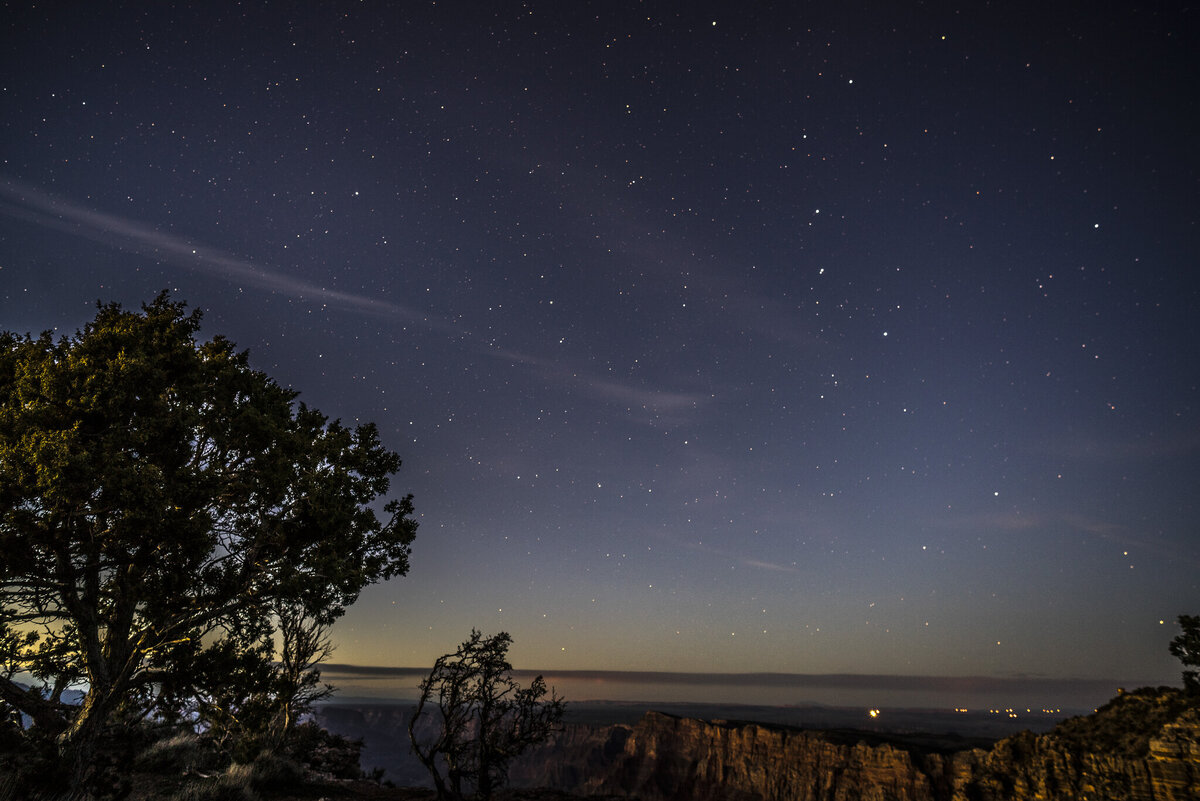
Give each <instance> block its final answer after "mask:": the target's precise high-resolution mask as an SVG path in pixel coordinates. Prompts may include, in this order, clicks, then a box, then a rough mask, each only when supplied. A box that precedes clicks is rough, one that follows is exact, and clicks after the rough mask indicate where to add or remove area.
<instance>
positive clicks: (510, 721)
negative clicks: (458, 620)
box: [408, 630, 565, 799]
mask: <svg viewBox="0 0 1200 801" xmlns="http://www.w3.org/2000/svg"><path fill="white" fill-rule="evenodd" d="M511 644H512V637H510V636H509V635H508V633H507V632H503V631H502V632H500V633H499V634H496V635H494V636H492V637H484V636H483V635H482V634H480V633H479V632H478V631H475V630H472V631H471V637H470V639H468V640H467V641H466V642H464V643H463V644H462V645H460V646H459V647H458V650H457V651H455V652H454V653H452V654H446V655H445V656H442V657H439V658H438V660H437V662H435V663H434V666H433V670H432V671H430V673H429V676H427V677H426V678H425V680H424V681H422V682H421V684H420V690H421V699H420V701H419V703H418V706H417V710H416V713H415V714H414V715H413V718H412V720H411V721H410V722H409V727H408V733H409V738H410V739H411V740H412V744H413V750H414V752H415V753H416V755H417V758H418V759H420V760H421V762H422V764H424V765H425V767H426V769H428V770H429V772H430V774H431V775H432V777H433V782H434V786H435V787H436V788H437V792H438V797H439V798H449V799H462V798H464V797H466V796H465V795H464V791H465V790H469V789H471V788H473V789H474V794H475V797H477V798H480V799H489V798H491V797H492V793H493V791H495V790H498V789H499V788H500V787H502V786H503V785H504V783H505V781H506V780H507V778H508V763H509V761H510V760H511V759H512V758H513V757H516V756H518V755H519V754H521V753H522V752H523V751H524V750H525V749H526V748H528V747H529V746H531V745H535V744H537V743H540V742H543V741H544V740H545V739H546V738H547V737H549V736H550V734H551V733H552V732H554V731H556V730H557V729H558V727H559V724H560V723H561V721H562V716H563V711H564V708H565V702H564V701H563V700H562V699H560V698H558V696H557V695H555V694H554V691H553V690H549V691H548V690H547V688H546V682H545V680H544V679H543V678H542V677H541V676H538V677H537V678H535V679H534V680H533V682H532V683H531V684H530V685H529V686H528V687H525V688H522V687H521V686H520V685H519V684H517V682H516V681H514V680H513V678H512V676H511V672H512V665H511V664H509V662H508V658H507V655H508V648H509V646H510V645H511ZM547 692H549V694H550V697H549V698H547V697H546V695H547ZM430 716H431V717H432V718H433V721H432V727H431V728H432V731H430V727H429V726H428V718H429V717H430Z"/></svg>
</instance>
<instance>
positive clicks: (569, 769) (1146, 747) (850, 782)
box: [512, 692, 1200, 801]
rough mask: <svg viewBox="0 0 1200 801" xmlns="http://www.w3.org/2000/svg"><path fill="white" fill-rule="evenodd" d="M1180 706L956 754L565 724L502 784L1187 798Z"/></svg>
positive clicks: (794, 800) (571, 788)
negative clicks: (555, 738) (560, 732)
mask: <svg viewBox="0 0 1200 801" xmlns="http://www.w3.org/2000/svg"><path fill="white" fill-rule="evenodd" d="M1189 703H1191V704H1194V701H1192V702H1188V701H1186V700H1181V696H1180V695H1179V694H1178V693H1170V692H1169V693H1168V694H1167V695H1165V696H1164V695H1162V694H1161V693H1158V694H1156V693H1146V694H1143V695H1140V696H1139V695H1137V694H1131V695H1129V696H1125V697H1124V698H1121V697H1118V699H1115V700H1114V702H1113V703H1112V704H1110V705H1108V706H1107V707H1105V708H1104V709H1102V710H1099V711H1098V712H1097V714H1096V715H1092V716H1088V717H1086V718H1080V719H1074V720H1072V721H1067V722H1065V723H1064V724H1062V725H1060V726H1059V727H1058V728H1057V729H1055V731H1054V732H1051V733H1048V734H1041V735H1034V734H1031V733H1028V732H1026V733H1023V734H1019V735H1016V736H1013V737H1008V738H1005V739H1004V740H1001V741H999V742H998V743H996V745H995V746H994V747H992V748H991V749H987V750H985V749H980V748H972V749H966V750H958V751H955V750H948V749H947V748H945V747H944V744H938V743H935V742H933V741H932V740H930V739H929V738H922V737H919V736H913V737H905V736H901V735H879V734H873V733H868V732H852V731H818V730H813V731H806V730H798V729H787V728H783V727H772V726H763V725H760V724H755V723H731V722H726V721H699V720H693V719H688V718H680V717H674V716H670V715H664V714H660V713H654V712H651V713H648V714H647V715H646V716H645V717H644V718H643V719H642V720H641V721H640V722H639V723H638V724H637V725H635V726H632V727H625V726H619V727H618V726H614V727H594V728H592V729H586V727H571V728H568V729H567V731H565V732H563V734H562V735H560V737H559V738H558V739H557V740H556V741H555V742H553V743H551V744H550V745H548V746H547V747H546V748H545V749H542V750H539V751H538V752H535V753H533V754H530V755H529V756H528V757H526V758H525V759H524V760H522V763H521V765H520V767H519V769H516V770H514V773H513V775H512V779H513V783H514V784H516V785H520V786H544V787H554V788H556V789H559V790H565V791H568V792H573V793H578V794H581V795H606V796H623V797H629V798H638V799H641V801H684V799H694V800H695V801H716V800H717V799H728V800H729V801H858V800H860V799H864V800H866V801H1018V800H1020V801H1023V800H1024V799H1046V800H1047V801H1060V800H1061V801H1081V800H1082V799H1093V800H1100V799H1106V800H1107V801H1126V800H1127V799H1128V801H1185V799H1187V800H1190V801H1195V800H1196V799H1200V710H1198V709H1197V708H1195V707H1194V706H1191V707H1190V708H1189ZM515 767H516V766H515Z"/></svg>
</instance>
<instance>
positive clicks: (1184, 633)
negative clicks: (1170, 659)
mask: <svg viewBox="0 0 1200 801" xmlns="http://www.w3.org/2000/svg"><path fill="white" fill-rule="evenodd" d="M1179 628H1180V630H1181V631H1180V633H1179V635H1178V636H1176V637H1175V639H1173V640H1171V644H1170V645H1169V646H1168V649H1169V650H1170V652H1171V655H1172V656H1174V657H1176V658H1178V659H1179V661H1180V662H1181V663H1182V664H1183V667H1184V671H1183V687H1184V689H1185V690H1187V691H1188V692H1190V693H1195V694H1200V670H1197V668H1200V615H1180V616H1179Z"/></svg>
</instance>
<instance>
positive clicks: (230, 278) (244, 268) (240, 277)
mask: <svg viewBox="0 0 1200 801" xmlns="http://www.w3.org/2000/svg"><path fill="white" fill-rule="evenodd" d="M0 214H5V215H7V216H9V217H12V218H14V219H19V220H24V221H26V222H29V223H31V224H33V225H37V226H40V227H42V228H47V229H50V230H54V231H62V232H65V233H68V234H71V235H74V236H78V237H81V238H83V239H87V240H89V241H92V242H98V243H100V244H102V245H105V246H107V247H112V248H116V249H119V250H124V251H126V252H130V253H137V254H139V255H142V256H147V257H150V258H153V259H156V260H159V261H163V262H168V263H170V264H173V265H176V266H179V267H183V268H185V269H187V270H190V271H193V272H197V273H201V274H203V275H207V276H209V277H212V278H217V279H220V280H224V281H227V282H228V283H230V284H233V285H238V286H249V287H255V288H258V289H263V290H267V291H269V292H278V293H281V294H284V295H286V296H288V297H294V298H296V299H299V300H303V301H307V302H311V303H322V304H326V305H329V306H333V307H336V308H340V309H343V310H346V311H350V312H356V313H360V314H370V315H374V316H378V317H382V318H384V319H387V320H391V321H395V322H399V323H401V324H403V325H415V326H418V327H420V328H422V329H424V330H426V331H430V332H433V333H439V334H444V335H448V336H451V337H454V338H456V339H458V340H459V341H461V342H462V343H463V344H464V345H465V346H466V347H468V348H471V349H472V350H474V351H476V352H478V353H481V354H483V355H485V356H488V357H489V358H492V359H495V360H497V361H502V362H506V363H510V364H518V365H521V366H523V367H525V368H527V369H529V370H530V371H532V372H534V373H536V374H538V375H539V376H541V377H542V378H543V379H544V380H546V381H548V382H551V383H554V384H557V385H559V386H563V387H566V388H578V389H582V390H583V391H584V392H585V393H586V394H589V395H590V396H592V397H593V398H597V399H601V400H605V401H616V402H618V403H621V404H624V405H626V406H628V407H630V408H636V409H642V410H645V411H647V412H649V413H651V414H653V415H656V416H657V417H659V418H662V417H664V416H675V415H680V414H685V413H687V412H690V411H692V410H695V409H698V408H699V407H700V405H701V404H703V403H706V402H707V401H709V400H710V399H711V396H710V395H705V394H700V393H687V392H674V391H659V390H654V389H650V388H646V387H643V386H634V385H630V384H625V383H622V382H619V381H614V380H612V379H608V378H603V377H599V376H594V375H589V374H586V373H583V372H580V371H576V370H573V369H571V368H570V367H567V366H564V365H561V364H559V363H557V362H553V361H551V360H549V359H544V358H539V357H536V356H532V355H530V354H526V353H521V352H518V351H515V350H506V349H498V348H495V347H493V346H490V345H488V344H486V343H484V342H481V341H479V340H478V339H477V338H476V337H474V336H473V335H472V334H471V333H470V332H469V331H467V330H465V329H464V328H462V327H461V326H458V325H456V324H454V323H452V322H451V321H449V320H448V319H445V318H442V317H439V316H438V315H437V314H434V313H430V312H426V311H422V310H421V309H417V308H414V307H412V306H408V305H405V304H401V303H396V302H394V301H390V300H385V299H382V298H380V297H375V296H370V295H363V294H358V293H353V292H343V291H341V290H336V289H330V288H328V287H324V286H321V285H320V284H316V283H313V282H312V281H307V280H304V279H301V278H296V277H295V276H292V275H289V274H287V272H285V271H284V270H283V269H281V268H280V267H277V266H268V265H264V264H260V263H258V262H255V261H253V260H251V259H248V258H245V257H242V256H237V255H235V254H232V253H228V252H226V251H222V250H219V249H217V248H212V247H208V246H207V245H204V244H203V243H201V242H199V241H197V240H193V239H190V238H188V237H185V236H180V235H178V234H174V233H168V232H164V231H162V230H159V229H158V228H157V227H155V226H153V225H150V224H148V223H145V222H142V221H139V220H134V219H130V218H128V217H122V216H119V215H115V214H107V213H105V212H101V211H96V210H94V209H90V208H86V207H84V206H82V205H79V204H78V203H74V202H71V201H69V200H66V199H65V198H62V197H59V196H56V195H53V194H51V193H49V192H46V191H44V190H42V189H39V188H38V187H35V186H31V185H29V184H26V183H24V182H21V181H17V180H14V179H4V180H0Z"/></svg>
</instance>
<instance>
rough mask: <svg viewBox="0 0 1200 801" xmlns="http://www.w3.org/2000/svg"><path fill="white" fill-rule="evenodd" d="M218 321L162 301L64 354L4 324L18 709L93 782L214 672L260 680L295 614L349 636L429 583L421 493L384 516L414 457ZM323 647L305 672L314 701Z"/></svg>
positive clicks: (2, 515)
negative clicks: (70, 698)
mask: <svg viewBox="0 0 1200 801" xmlns="http://www.w3.org/2000/svg"><path fill="white" fill-rule="evenodd" d="M199 326H200V314H199V312H198V311H193V312H192V313H190V314H188V313H185V307H184V304H182V303H174V302H172V301H171V300H170V299H169V298H168V297H167V295H166V293H163V294H162V295H160V296H159V297H158V298H157V299H156V300H155V301H154V302H153V303H151V304H149V305H145V306H143V307H142V312H141V313H135V312H127V311H124V310H122V309H121V307H120V306H118V305H116V304H110V305H105V306H101V307H99V311H98V313H97V315H96V318H95V320H93V321H92V322H90V323H88V324H87V325H86V326H85V327H84V328H83V330H82V331H79V332H77V333H76V334H75V335H73V336H68V337H63V338H61V339H58V340H57V341H56V340H54V339H53V338H52V337H51V335H50V333H49V332H47V333H44V334H42V335H41V336H39V337H36V338H33V337H31V336H29V335H24V336H22V335H17V334H14V333H9V332H5V333H0V700H2V701H4V702H5V703H7V704H8V705H9V706H11V707H13V708H15V709H17V710H19V711H20V712H22V713H24V714H25V715H27V716H28V719H29V720H30V721H31V728H33V729H37V730H40V732H41V733H43V734H46V735H49V736H51V737H53V738H55V740H56V742H57V748H58V750H59V756H58V759H59V760H60V761H61V762H62V763H63V765H64V768H65V769H64V771H63V773H64V774H65V775H66V776H68V777H69V779H70V781H71V782H72V784H73V786H75V787H79V786H81V785H82V782H83V781H84V778H85V775H86V772H87V769H88V766H89V763H90V760H91V757H92V755H93V754H94V753H95V749H96V745H97V742H98V741H99V739H100V738H101V737H102V735H103V733H104V731H105V728H106V726H108V725H110V724H111V723H112V722H114V721H118V720H122V721H127V720H130V719H136V717H137V716H138V715H145V714H147V713H149V712H150V711H151V710H152V709H154V708H162V707H163V705H164V704H166V703H167V700H168V699H169V698H171V697H172V696H176V700H178V698H180V697H182V696H183V695H184V694H185V691H186V689H187V688H195V687H198V686H201V685H202V684H203V682H202V681H201V678H202V674H203V673H204V671H206V670H207V671H209V674H210V678H211V681H209V682H208V684H207V685H206V686H207V688H208V691H209V692H215V691H216V688H218V687H219V686H220V685H221V684H222V682H227V681H228V680H230V678H231V677H230V675H229V674H228V673H226V674H221V673H220V672H219V671H220V670H221V669H229V668H230V666H231V665H232V666H233V669H234V672H235V673H236V672H237V671H239V670H241V671H243V672H246V673H248V674H252V673H254V672H255V671H261V669H262V663H263V662H269V658H268V657H267V656H266V655H265V654H264V653H262V652H261V650H259V651H256V650H255V649H261V648H262V647H263V643H264V642H265V638H267V637H268V636H269V635H270V633H271V629H272V627H273V626H274V625H277V624H278V623H279V622H280V621H281V620H282V618H280V617H279V614H278V613H279V611H280V610H281V609H290V610H299V612H300V613H302V619H306V620H309V621H311V622H314V623H316V624H318V625H321V626H323V625H328V624H329V623H330V622H332V621H333V620H334V619H336V618H337V617H338V616H339V615H341V614H342V613H343V611H344V609H345V607H346V606H347V605H348V604H351V603H353V602H354V600H355V599H356V598H357V596H358V593H359V592H360V590H361V589H362V588H363V587H364V586H365V585H367V584H370V583H372V582H376V581H380V580H383V579H387V578H389V577H391V576H395V575H403V574H404V573H406V572H407V570H408V555H409V545H410V543H411V541H412V539H413V536H414V533H415V530H416V523H415V522H414V521H413V520H412V519H411V518H410V515H411V513H412V503H411V496H410V497H405V498H402V499H395V500H392V501H390V502H388V503H386V504H385V505H383V506H382V518H381V517H380V516H379V515H378V513H377V512H378V510H379V507H378V506H377V505H376V501H377V500H378V499H380V498H381V497H383V496H385V495H386V494H387V492H388V487H389V480H390V477H391V475H392V474H393V473H394V472H395V471H396V470H397V469H398V468H399V466H400V460H399V458H398V457H397V456H396V454H394V453H391V452H389V451H388V450H386V449H384V448H383V447H382V445H381V444H380V442H379V437H378V434H377V431H376V429H375V427H374V426H373V425H360V426H356V427H354V428H347V427H345V426H343V425H342V424H341V423H340V422H338V421H329V420H328V419H327V418H326V417H325V416H323V415H322V414H321V413H320V412H318V411H316V410H314V409H309V408H308V407H306V406H305V405H304V404H302V403H297V401H296V397H297V393H296V392H294V391H292V390H290V389H285V388H283V387H280V386H279V385H277V384H276V383H275V382H273V381H272V380H271V379H270V378H268V377H267V376H266V375H264V374H263V373H261V372H258V371H255V370H252V369H251V368H250V367H249V365H248V359H247V355H246V353H245V352H241V353H239V352H235V350H234V347H233V345H232V343H230V342H229V341H228V340H226V339H224V338H223V337H220V336H218V337H215V338H213V339H212V340H209V341H207V342H198V341H197V340H196V334H197V332H198V330H199ZM313 631H316V630H313ZM287 636H289V635H288V634H287V633H286V627H285V633H284V637H285V640H286V638H287ZM293 636H295V635H293ZM214 640H215V642H214ZM320 640H321V638H320V634H316V641H315V644H313V643H310V644H309V645H307V646H305V647H304V648H300V649H298V650H297V654H299V653H301V652H304V653H307V654H309V656H308V657H303V656H301V657H300V658H299V660H298V661H297V662H296V663H295V664H292V665H290V666H286V667H285V672H287V673H288V675H289V677H290V678H289V680H292V681H293V683H295V680H296V678H297V677H301V678H300V684H301V685H304V686H303V687H300V688H299V691H300V692H301V697H302V696H303V693H305V692H309V691H310V690H309V689H305V687H308V688H311V684H304V682H305V681H306V680H305V679H303V676H305V675H308V670H309V669H310V668H311V664H309V665H308V668H306V667H304V665H305V663H310V662H311V661H312V656H313V655H315V654H317V653H319V652H321V650H322V647H323V646H321V645H320ZM202 644H203V646H202ZM206 651H208V652H209V653H208V655H207V657H206V656H205V652H206ZM255 662H257V663H258V664H257V666H255V665H254V664H252V663H255ZM222 666H223V667H222ZM21 674H24V675H27V676H32V677H33V680H34V686H32V687H31V686H27V685H26V684H21V683H18V681H17V678H18V676H20V675H21ZM247 681H248V682H249V678H248V679H247ZM71 687H75V688H78V689H80V690H81V691H82V692H83V698H82V703H78V704H72V703H67V702H66V700H67V698H66V697H65V696H64V692H65V691H66V690H67V689H69V688H71ZM211 700H212V702H213V703H218V702H219V701H220V699H211ZM292 719H294V717H293V718H292Z"/></svg>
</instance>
